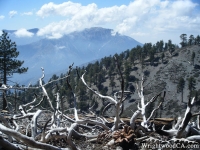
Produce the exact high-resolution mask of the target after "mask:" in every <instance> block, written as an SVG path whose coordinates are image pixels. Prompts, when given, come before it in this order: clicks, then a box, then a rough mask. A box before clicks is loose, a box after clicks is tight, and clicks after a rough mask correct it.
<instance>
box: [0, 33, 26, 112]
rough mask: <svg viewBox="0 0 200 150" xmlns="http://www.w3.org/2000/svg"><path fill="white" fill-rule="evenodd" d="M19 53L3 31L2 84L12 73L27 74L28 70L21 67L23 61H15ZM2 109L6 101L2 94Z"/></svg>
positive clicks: (0, 44)
mask: <svg viewBox="0 0 200 150" xmlns="http://www.w3.org/2000/svg"><path fill="white" fill-rule="evenodd" d="M18 55H19V52H18V51H17V48H16V43H15V42H12V41H11V40H10V39H9V36H8V33H6V32H5V31H3V33H2V35H1V36H0V71H1V72H2V74H3V84H5V85H6V84H7V80H8V77H11V75H13V74H14V73H20V74H21V73H24V72H27V70H28V68H24V67H21V66H22V65H23V63H24V61H20V60H17V59H16V58H17V57H18ZM3 93H4V94H3V109H5V108H6V105H7V104H6V99H5V94H6V92H3Z"/></svg>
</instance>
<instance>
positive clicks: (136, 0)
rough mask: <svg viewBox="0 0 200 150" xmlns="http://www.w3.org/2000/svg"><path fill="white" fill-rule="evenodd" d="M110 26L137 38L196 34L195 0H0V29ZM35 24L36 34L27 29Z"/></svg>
mask: <svg viewBox="0 0 200 150" xmlns="http://www.w3.org/2000/svg"><path fill="white" fill-rule="evenodd" d="M96 26H98V27H104V28H111V29H113V30H114V31H116V32H119V33H120V34H124V35H128V36H130V37H132V38H134V39H136V40H138V41H139V42H142V43H145V42H152V43H155V42H156V41H158V40H164V41H165V42H167V40H169V39H171V40H172V41H173V42H174V43H176V44H178V43H179V42H180V39H179V36H180V35H181V34H182V33H186V34H187V35H188V37H189V35H191V34H193V35H194V36H196V35H199V34H200V27H199V26H200V1H199V0H132V1H130V0H109V1H102V0H82V1H81V0H72V1H67V0H37V1H36V0H0V30H3V29H9V30H18V31H17V32H16V33H15V34H16V36H17V37H27V38H30V37H32V36H44V37H46V38H60V37H62V36H63V35H64V34H68V33H70V32H73V31H77V30H83V29H84V28H90V27H96ZM31 28H39V29H40V30H39V32H38V33H37V34H36V35H33V34H32V33H29V32H28V31H27V29H31Z"/></svg>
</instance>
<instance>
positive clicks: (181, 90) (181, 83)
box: [177, 77, 185, 102]
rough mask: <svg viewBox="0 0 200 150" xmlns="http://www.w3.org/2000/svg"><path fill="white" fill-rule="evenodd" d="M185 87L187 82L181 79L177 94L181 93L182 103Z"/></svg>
mask: <svg viewBox="0 0 200 150" xmlns="http://www.w3.org/2000/svg"><path fill="white" fill-rule="evenodd" d="M184 87H185V80H184V78H182V77H181V78H180V79H179V81H178V85H177V92H181V99H182V102H183V89H184Z"/></svg>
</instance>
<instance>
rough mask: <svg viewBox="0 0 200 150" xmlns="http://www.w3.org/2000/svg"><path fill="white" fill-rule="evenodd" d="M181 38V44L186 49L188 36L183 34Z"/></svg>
mask: <svg viewBox="0 0 200 150" xmlns="http://www.w3.org/2000/svg"><path fill="white" fill-rule="evenodd" d="M180 38H181V43H180V44H181V46H182V47H185V46H186V45H187V34H181V35H180Z"/></svg>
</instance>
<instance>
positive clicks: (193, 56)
mask: <svg viewBox="0 0 200 150" xmlns="http://www.w3.org/2000/svg"><path fill="white" fill-rule="evenodd" d="M194 58H195V52H193V53H192V58H191V59H192V64H193V65H194Z"/></svg>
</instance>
